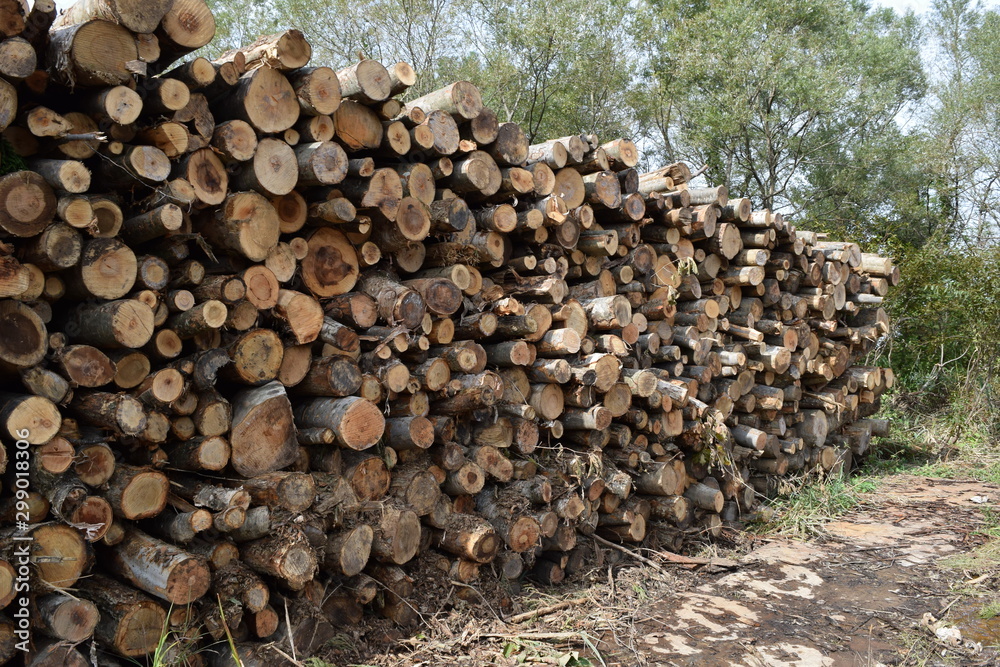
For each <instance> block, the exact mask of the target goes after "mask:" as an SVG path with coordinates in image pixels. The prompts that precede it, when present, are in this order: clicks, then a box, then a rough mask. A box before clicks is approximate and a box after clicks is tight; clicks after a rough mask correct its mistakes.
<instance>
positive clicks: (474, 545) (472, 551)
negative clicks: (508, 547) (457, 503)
mask: <svg viewBox="0 0 1000 667" xmlns="http://www.w3.org/2000/svg"><path fill="white" fill-rule="evenodd" d="M434 543H435V544H436V546H437V547H438V548H439V549H443V550H445V551H447V552H448V553H452V554H455V555H456V556H461V557H462V558H468V559H469V560H472V561H475V562H477V563H488V562H490V561H491V560H493V558H494V557H495V556H496V554H497V551H498V550H499V549H500V545H501V544H502V540H501V539H500V537H499V536H498V535H497V533H496V530H495V529H494V528H493V526H491V525H490V524H489V523H487V522H486V521H485V520H484V519H481V518H479V517H477V516H473V515H469V514H451V515H449V516H448V518H447V519H446V520H445V523H444V527H443V530H441V531H437V530H436V531H434Z"/></svg>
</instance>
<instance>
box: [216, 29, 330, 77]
mask: <svg viewBox="0 0 1000 667" xmlns="http://www.w3.org/2000/svg"><path fill="white" fill-rule="evenodd" d="M311 56H312V47H310V46H309V42H308V41H306V38H305V35H303V34H302V33H301V32H300V31H298V30H285V31H283V32H280V33H275V34H273V35H262V36H260V37H258V38H257V39H256V40H255V41H254V42H253V43H252V44H248V45H246V46H242V47H240V48H238V49H231V50H229V51H226V52H225V53H223V54H222V55H221V56H219V57H218V58H217V59H216V60H215V62H216V64H221V63H228V62H241V61H242V63H243V65H242V66H243V67H244V68H245V69H247V70H251V69H256V68H259V67H273V68H275V69H278V70H282V71H286V70H287V71H290V70H295V69H298V68H300V67H303V66H305V65H306V64H307V63H308V62H309V58H310V57H311Z"/></svg>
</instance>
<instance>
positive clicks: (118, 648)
mask: <svg viewBox="0 0 1000 667" xmlns="http://www.w3.org/2000/svg"><path fill="white" fill-rule="evenodd" d="M79 588H80V595H81V596H82V597H84V598H85V599H88V600H91V601H92V602H93V603H94V604H96V605H97V609H98V611H100V614H101V620H100V621H98V623H97V630H96V632H95V636H96V637H97V639H98V641H100V642H101V643H102V644H104V645H105V646H107V647H109V648H110V649H111V650H113V651H114V652H115V653H117V654H119V655H121V656H124V657H126V658H138V657H141V656H144V655H147V654H149V653H152V652H153V651H154V650H155V649H156V646H157V643H158V642H159V640H160V636H161V635H162V633H163V628H164V626H165V625H166V621H167V612H166V611H164V609H163V607H161V606H160V605H158V604H157V603H155V602H153V601H152V600H150V599H149V598H148V597H146V596H145V595H143V594H142V593H140V592H139V591H137V590H135V589H134V588H131V587H129V586H126V585H124V584H121V583H119V582H118V581H116V580H114V579H112V578H110V577H106V576H104V575H101V574H98V575H94V576H91V577H88V578H87V579H84V580H83V581H81V582H80V586H79Z"/></svg>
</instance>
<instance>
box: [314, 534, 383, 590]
mask: <svg viewBox="0 0 1000 667" xmlns="http://www.w3.org/2000/svg"><path fill="white" fill-rule="evenodd" d="M374 537H375V531H374V530H373V529H372V527H371V526H368V525H365V524H361V525H358V526H355V527H353V528H350V529H347V530H344V531H342V532H340V533H336V534H334V535H332V536H331V538H330V540H329V541H328V542H327V544H326V554H325V555H326V557H325V558H324V559H323V568H324V569H326V570H329V571H331V572H333V573H334V574H342V575H344V576H347V577H353V576H355V575H357V574H361V571H362V570H364V568H365V566H366V565H367V564H368V559H369V557H370V555H371V550H372V541H373V539H374Z"/></svg>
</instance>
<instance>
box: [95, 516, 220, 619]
mask: <svg viewBox="0 0 1000 667" xmlns="http://www.w3.org/2000/svg"><path fill="white" fill-rule="evenodd" d="M106 554H107V557H108V559H107V561H103V560H102V563H103V564H104V565H105V566H106V567H108V568H109V569H110V570H111V571H112V572H114V573H115V574H117V575H118V576H120V577H123V578H124V579H125V580H126V581H128V582H129V583H130V584H132V585H133V586H135V587H136V588H139V589H141V590H144V591H146V592H147V593H149V594H151V595H155V596H156V597H158V598H160V599H163V600H166V601H167V602H169V603H171V604H178V605H184V604H190V603H192V602H194V601H195V600H197V599H198V598H200V597H201V596H203V595H204V594H205V593H207V592H208V587H209V585H210V584H211V574H210V573H209V571H208V564H207V563H206V562H205V559H204V558H202V557H201V556H194V555H192V554H189V553H187V552H185V551H182V550H181V549H178V548H177V547H175V546H174V545H172V544H168V543H166V542H162V541H160V540H158V539H156V538H154V537H150V536H149V535H146V534H145V533H143V532H142V531H140V530H137V529H135V528H127V529H126V530H125V537H124V539H123V540H122V541H121V542H119V543H118V544H117V545H115V546H114V547H112V548H110V549H108V550H107V552H106Z"/></svg>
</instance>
